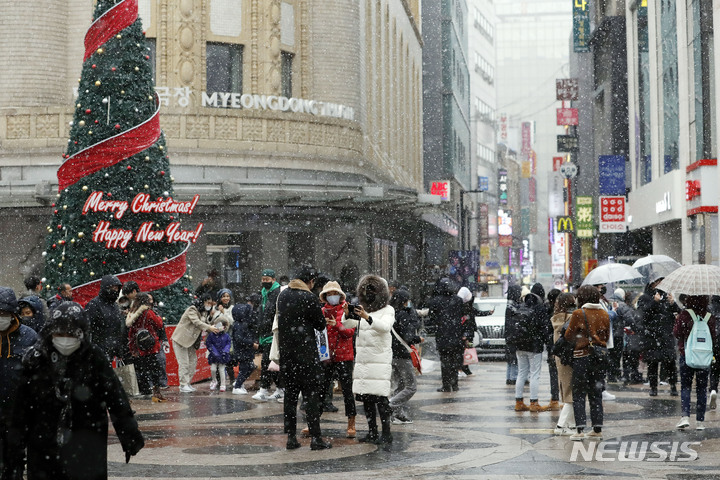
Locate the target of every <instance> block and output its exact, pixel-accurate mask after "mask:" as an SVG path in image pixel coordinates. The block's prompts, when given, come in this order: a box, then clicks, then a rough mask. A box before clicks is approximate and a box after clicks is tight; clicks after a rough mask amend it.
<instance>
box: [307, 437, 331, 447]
mask: <svg viewBox="0 0 720 480" xmlns="http://www.w3.org/2000/svg"><path fill="white" fill-rule="evenodd" d="M327 448H332V444H331V443H330V442H326V441H325V440H323V439H322V437H313V438H312V440H310V450H325V449H327Z"/></svg>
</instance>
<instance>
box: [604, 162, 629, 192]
mask: <svg viewBox="0 0 720 480" xmlns="http://www.w3.org/2000/svg"><path fill="white" fill-rule="evenodd" d="M598 183H599V191H600V195H625V157H624V156H622V155H600V157H598Z"/></svg>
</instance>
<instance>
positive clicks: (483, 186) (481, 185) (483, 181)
mask: <svg viewBox="0 0 720 480" xmlns="http://www.w3.org/2000/svg"><path fill="white" fill-rule="evenodd" d="M478 190H480V191H481V192H487V191H488V190H490V178H488V177H478Z"/></svg>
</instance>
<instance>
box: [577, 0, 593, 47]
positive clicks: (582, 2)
mask: <svg viewBox="0 0 720 480" xmlns="http://www.w3.org/2000/svg"><path fill="white" fill-rule="evenodd" d="M573 51H575V52H589V51H590V0H573Z"/></svg>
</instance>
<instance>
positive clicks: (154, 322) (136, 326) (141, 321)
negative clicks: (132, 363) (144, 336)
mask: <svg viewBox="0 0 720 480" xmlns="http://www.w3.org/2000/svg"><path fill="white" fill-rule="evenodd" d="M141 328H144V329H146V330H147V331H148V332H150V335H152V336H153V338H154V339H155V345H153V348H151V349H150V350H148V351H146V352H141V351H140V350H138V348H137V345H136V344H135V334H136V333H137V331H138V330H140V329H141ZM162 328H163V321H162V318H160V316H159V315H158V314H157V313H155V312H154V311H152V309H147V310H145V311H144V312H143V314H142V315H140V318H138V319H137V320H135V323H133V324H132V325H131V326H130V329H129V330H128V347H129V348H130V353H131V354H132V355H133V356H134V357H138V356H140V357H146V356H148V355H154V354H156V353H158V352H159V351H160V341H159V340H158V339H159V335H160V331H161V330H162Z"/></svg>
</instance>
